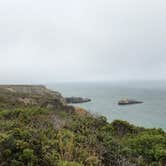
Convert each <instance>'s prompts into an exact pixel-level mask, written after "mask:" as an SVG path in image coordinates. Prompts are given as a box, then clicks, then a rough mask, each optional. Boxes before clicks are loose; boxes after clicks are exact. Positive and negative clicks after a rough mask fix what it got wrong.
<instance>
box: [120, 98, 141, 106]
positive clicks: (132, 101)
mask: <svg viewBox="0 0 166 166" xmlns="http://www.w3.org/2000/svg"><path fill="white" fill-rule="evenodd" d="M142 103H143V102H142V101H137V100H131V99H123V100H120V101H119V102H118V105H131V104H142Z"/></svg>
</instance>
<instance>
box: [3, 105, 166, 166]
mask: <svg viewBox="0 0 166 166" xmlns="http://www.w3.org/2000/svg"><path fill="white" fill-rule="evenodd" d="M60 122H63V123H60ZM0 165H2V166H100V165H104V166H122V165H124V166H130V165H131V166H132V165H133V166H134V165H135V166H159V165H161V166H165V165H166V133H165V132H164V131H162V130H161V129H144V128H139V127H135V126H133V125H130V124H129V123H127V122H124V121H119V120H117V121H114V122H112V123H111V124H110V123H107V121H106V118H104V117H92V116H90V115H89V116H80V115H78V114H74V113H68V112H67V111H55V110H51V109H50V110H49V109H46V108H38V107H29V108H20V109H19V108H18V109H1V111H0Z"/></svg>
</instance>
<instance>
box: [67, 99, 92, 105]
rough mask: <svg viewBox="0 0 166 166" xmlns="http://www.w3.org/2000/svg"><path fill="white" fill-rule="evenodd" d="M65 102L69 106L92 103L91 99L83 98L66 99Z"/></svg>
mask: <svg viewBox="0 0 166 166" xmlns="http://www.w3.org/2000/svg"><path fill="white" fill-rule="evenodd" d="M65 101H66V102H67V103H69V104H78V103H86V102H90V101H91V99H89V98H82V97H66V98H65Z"/></svg>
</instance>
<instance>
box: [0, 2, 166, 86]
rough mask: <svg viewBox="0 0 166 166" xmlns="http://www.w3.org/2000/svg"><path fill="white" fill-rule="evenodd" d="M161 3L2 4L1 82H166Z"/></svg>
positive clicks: (165, 14) (164, 6)
mask: <svg viewBox="0 0 166 166" xmlns="http://www.w3.org/2000/svg"><path fill="white" fill-rule="evenodd" d="M165 44H166V1H165V0H70V1H69V0H3V1H0V83H12V82H14V83H43V82H56V81H105V80H107V81H111V80H137V79H140V80H141V79H143V80H144V79H166V46H165Z"/></svg>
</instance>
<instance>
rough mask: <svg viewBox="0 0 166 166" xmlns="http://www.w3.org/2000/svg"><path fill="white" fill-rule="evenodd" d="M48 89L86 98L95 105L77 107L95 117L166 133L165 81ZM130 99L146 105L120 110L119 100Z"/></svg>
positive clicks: (68, 86) (108, 83)
mask: <svg viewBox="0 0 166 166" xmlns="http://www.w3.org/2000/svg"><path fill="white" fill-rule="evenodd" d="M47 87H48V88H50V89H52V90H56V91H59V92H61V93H62V95H63V96H65V97H71V96H75V97H87V98H90V99H92V102H89V103H83V104H77V106H80V107H83V108H85V109H87V110H88V111H90V112H91V113H93V114H95V115H103V116H105V117H107V120H108V121H109V122H112V121H113V120H115V119H120V120H126V121H128V122H130V123H132V124H135V125H138V126H142V127H147V128H162V129H164V130H166V81H144V82H143V81H140V82H139V81H138V82H136V81H135V82H106V83H101V82H100V83H83V82H82V83H55V84H47ZM124 98H129V99H135V100H139V101H143V102H144V103H143V104H136V105H126V106H119V105H118V104H117V103H118V101H119V100H121V99H124Z"/></svg>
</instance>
